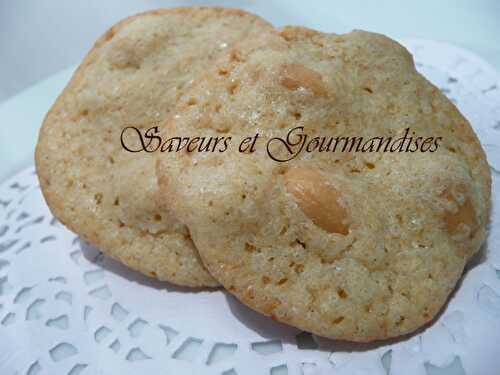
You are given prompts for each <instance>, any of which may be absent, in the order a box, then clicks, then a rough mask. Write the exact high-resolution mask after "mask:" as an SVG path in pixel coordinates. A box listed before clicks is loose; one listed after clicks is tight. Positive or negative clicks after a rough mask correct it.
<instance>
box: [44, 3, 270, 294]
mask: <svg viewBox="0 0 500 375" xmlns="http://www.w3.org/2000/svg"><path fill="white" fill-rule="evenodd" d="M270 28H271V26H270V25H269V24H268V23H267V22H266V21H264V20H262V19H261V18H259V17H257V16H254V15H252V14H249V13H246V12H244V11H241V10H232V9H222V8H178V9H163V10H155V11H150V12H146V13H142V14H139V15H136V16H132V17H130V18H127V19H125V20H123V21H121V22H119V23H118V24H116V25H115V26H113V27H112V28H111V29H110V30H109V31H107V32H106V33H105V34H104V35H103V36H102V37H101V38H100V39H99V40H98V41H97V42H96V44H95V45H94V47H93V48H92V50H91V51H90V52H89V53H88V55H87V57H86V58H85V60H84V61H83V63H82V64H81V65H80V67H79V68H78V70H77V71H76V73H75V74H74V76H73V78H72V79H71V81H70V83H69V84H68V86H67V87H66V88H65V89H64V91H63V92H62V94H61V95H60V96H59V98H58V99H57V101H56V102H55V104H54V105H53V107H52V108H51V110H50V111H49V113H48V114H47V116H46V118H45V120H44V122H43V126H42V128H41V131H40V134H39V139H38V144H37V148H36V167H37V173H38V176H39V179H40V184H41V188H42V191H43V194H44V196H45V199H46V201H47V203H48V205H49V207H50V209H51V210H52V212H53V214H54V216H56V217H57V218H58V219H59V220H60V221H61V222H62V223H63V224H65V225H66V226H67V227H68V228H70V229H71V230H72V231H74V232H75V233H77V234H79V235H80V236H81V237H82V238H84V239H85V240H86V241H88V242H90V243H91V244H92V245H94V246H96V247H98V248H99V249H100V250H102V251H103V252H104V253H106V254H107V255H109V256H111V257H113V258H116V259H117V260H119V261H121V262H123V263H124V264H126V265H128V266H129V267H131V268H133V269H136V270H138V271H141V272H142V273H144V274H146V275H148V276H152V277H156V278H158V279H160V280H167V281H170V282H172V283H175V284H179V285H185V286H196V287H198V286H215V285H217V282H216V281H215V280H214V279H213V278H212V277H211V276H210V274H209V273H208V272H207V271H206V269H205V268H204V267H203V265H202V264H201V262H200V260H199V258H198V255H197V253H196V250H195V248H194V245H193V243H192V241H191V239H190V236H189V232H188V231H187V229H186V227H185V226H184V225H182V224H180V223H179V222H177V221H176V220H175V219H174V218H173V217H172V216H171V214H170V213H169V210H168V202H166V205H163V206H161V207H160V205H159V204H158V201H157V199H156V196H155V193H156V190H157V187H156V177H155V172H154V154H153V153H147V152H135V153H133V152H128V151H127V150H126V149H125V148H124V147H127V148H128V149H130V150H137V149H133V148H132V147H135V146H137V145H138V144H140V143H139V138H138V134H137V131H135V130H134V129H133V128H132V127H134V128H136V129H138V131H139V132H140V133H141V134H143V133H144V132H145V131H146V130H147V129H148V128H150V127H154V126H155V125H157V124H158V123H160V122H161V121H162V120H163V119H164V118H165V116H166V114H167V113H168V111H169V110H170V109H171V108H172V107H173V106H174V104H175V103H176V101H177V99H178V98H179V97H180V96H181V95H182V93H183V92H184V91H185V90H186V87H187V86H189V84H190V82H191V81H192V80H193V79H195V78H196V77H197V76H198V75H199V74H200V73H201V72H202V71H204V70H205V69H206V68H207V66H208V65H209V64H211V63H212V61H213V60H214V58H215V57H216V56H218V55H219V54H220V53H222V52H223V51H225V50H227V49H228V48H230V46H231V45H232V44H233V43H234V42H235V41H237V40H239V39H241V38H243V37H246V36H250V35H252V34H255V33H258V32H260V31H261V30H266V29H270ZM126 128H128V130H125V131H124V129H126ZM122 134H123V136H122ZM122 142H123V144H124V146H123V145H122Z"/></svg>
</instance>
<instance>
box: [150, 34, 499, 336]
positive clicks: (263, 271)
mask: <svg viewBox="0 0 500 375" xmlns="http://www.w3.org/2000/svg"><path fill="white" fill-rule="evenodd" d="M297 126H302V127H304V132H305V133H306V134H307V135H308V136H310V139H311V138H313V137H315V136H320V137H321V136H363V137H366V138H370V137H380V136H383V137H394V138H397V137H398V136H401V135H403V133H404V131H405V129H406V128H410V129H411V131H414V132H415V133H416V135H417V136H423V137H430V136H432V137H435V138H437V137H442V142H441V144H440V147H439V148H438V149H437V151H435V152H413V153H411V152H402V153H400V152H395V153H390V152H386V153H382V152H373V153H368V152H367V153H362V152H360V153H350V152H335V153H332V152H321V153H319V152H311V153H307V152H302V153H300V154H299V155H297V156H296V157H295V158H293V160H290V161H288V162H283V163H279V162H276V161H274V160H272V159H271V158H270V157H269V155H268V153H267V148H266V143H267V141H268V140H270V139H271V138H273V137H280V138H285V137H286V134H287V132H288V130H289V129H290V128H294V127H297ZM164 132H165V135H169V136H174V135H176V136H183V137H195V136H200V134H202V135H203V136H204V137H210V136H212V137H217V136H224V135H225V136H231V137H232V139H233V140H241V139H242V138H243V137H245V136H251V135H253V134H255V133H259V135H260V139H259V140H258V143H257V144H256V148H255V152H254V153H252V154H248V153H240V152H238V147H237V145H238V141H236V142H235V143H234V144H232V146H231V147H230V148H228V150H227V151H225V152H223V153H219V152H214V153H206V152H192V153H188V152H179V153H163V154H162V155H161V156H160V159H159V160H158V163H157V175H158V179H159V184H160V190H161V192H162V196H163V197H165V198H166V199H169V198H171V200H172V202H173V204H172V210H173V211H174V213H175V215H176V217H177V218H178V219H179V220H180V221H182V222H183V223H184V224H186V225H187V227H188V228H189V230H190V233H191V235H192V238H193V241H194V243H195V244H196V246H197V248H198V249H199V253H200V255H201V258H202V260H203V262H204V264H205V265H206V266H207V268H208V270H209V271H210V273H211V274H212V275H213V276H214V277H215V278H216V279H218V280H219V281H220V282H221V283H222V284H223V285H224V287H225V288H226V289H228V290H229V291H230V292H231V293H233V294H234V295H236V296H237V297H238V298H239V299H240V300H241V301H242V302H244V303H245V304H247V305H248V306H250V307H251V308H253V309H255V310H257V311H260V312H261V313H264V314H266V315H269V316H271V317H273V318H274V319H277V320H279V321H283V322H287V323H289V324H291V325H294V326H297V327H299V328H301V329H304V330H308V331H312V332H314V333H316V334H319V335H322V336H327V337H331V338H337V339H347V340H353V341H371V340H377V339H384V338H389V337H395V336H399V335H402V334H406V333H409V332H412V331H414V330H415V329H417V328H418V327H421V326H422V325H424V324H425V323H427V322H429V321H430V320H432V319H433V317H434V316H436V314H437V313H438V311H439V310H440V309H441V308H442V306H443V305H444V303H445V301H446V299H447V297H448V296H449V294H450V293H451V291H452V290H453V288H454V287H455V285H456V283H457V281H458V280H459V278H460V276H461V274H462V272H463V269H464V266H465V264H466V262H467V260H468V259H469V258H470V257H471V256H472V255H473V254H474V253H476V252H477V251H478V249H479V247H480V245H481V244H482V242H483V241H484V239H485V228H486V224H487V221H488V215H489V210H490V183H491V181H490V172H489V168H488V166H487V163H486V159H485V155H484V152H483V150H482V148H481V146H480V144H479V142H478V139H477V137H476V136H475V134H474V132H473V131H472V129H471V127H470V125H469V124H468V122H467V121H466V119H465V118H464V117H463V116H462V115H461V114H460V113H459V112H458V110H457V109H456V108H455V107H454V106H453V104H452V103H451V102H450V101H449V100H448V99H446V97H445V96H444V95H442V93H441V92H440V91H439V90H438V89H437V88H436V87H434V86H433V85H432V84H430V83H429V82H428V81H426V80H425V79H424V78H423V77H422V76H421V75H420V74H418V73H417V72H416V70H415V67H414V64H413V60H412V57H411V55H410V54H409V53H408V52H407V51H406V50H405V49H404V48H403V47H402V46H400V45H399V44H397V43H396V42H394V41H392V40H390V39H389V38H386V37H384V36H381V35H378V34H373V33H368V32H362V31H354V32H352V33H349V34H345V35H334V34H324V33H320V32H315V31H312V30H308V29H303V28H295V27H289V28H284V29H282V30H279V31H271V32H269V33H266V34H263V35H261V36H260V37H258V38H253V39H252V40H247V41H245V42H243V43H240V44H237V45H236V46H235V47H234V48H233V49H232V50H231V51H230V52H229V53H228V54H227V56H226V57H224V58H222V59H221V60H220V61H218V63H217V64H216V65H215V66H214V67H213V68H212V70H211V71H210V72H208V73H207V74H205V75H204V76H203V78H201V79H200V80H198V81H197V82H196V83H195V84H194V85H193V87H191V88H190V90H189V92H187V94H186V95H185V97H183V99H181V101H180V102H179V103H178V105H177V107H176V109H175V110H174V111H172V115H171V116H169V118H168V119H167V121H166V126H165V128H164ZM291 142H292V143H293V142H298V138H293V139H291ZM270 148H271V150H272V151H273V153H274V155H278V156H280V157H281V158H282V159H286V158H287V157H289V156H290V153H289V152H288V151H287V150H286V149H285V148H284V147H280V145H279V142H278V143H272V144H271V146H270ZM177 181H182V183H181V184H179V183H177Z"/></svg>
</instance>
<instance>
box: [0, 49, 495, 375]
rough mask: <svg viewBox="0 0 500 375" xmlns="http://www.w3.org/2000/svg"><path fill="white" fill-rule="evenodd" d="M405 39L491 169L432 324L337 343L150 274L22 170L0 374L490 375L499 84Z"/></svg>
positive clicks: (5, 210) (458, 55)
mask: <svg viewBox="0 0 500 375" xmlns="http://www.w3.org/2000/svg"><path fill="white" fill-rule="evenodd" d="M403 43H404V44H405V45H406V46H407V47H408V48H409V49H410V51H411V52H412V53H413V55H414V58H415V62H416V64H417V67H418V69H419V70H420V71H421V72H422V73H423V74H424V75H425V76H426V77H427V78H428V79H429V80H430V81H432V82H433V83H434V84H436V85H437V86H438V87H439V88H441V90H442V91H443V92H444V93H445V94H446V95H448V97H450V98H451V100H453V101H454V102H455V103H456V105H457V106H458V107H459V108H460V110H461V111H462V112H463V113H464V115H465V116H466V117H467V118H468V119H469V120H470V121H471V123H472V124H473V126H474V128H475V130H476V132H477V134H478V135H479V137H480V139H481V142H482V144H483V146H484V148H485V149H486V151H487V154H488V160H489V163H490V165H491V168H492V171H493V172H492V173H493V201H494V202H493V212H492V222H491V225H490V234H489V238H488V241H487V243H486V245H485V246H484V248H483V250H482V252H481V253H480V254H479V255H478V256H477V257H476V258H475V259H474V261H473V262H472V263H471V264H470V265H469V267H468V268H467V270H466V272H465V274H464V277H463V279H462V280H461V283H460V284H461V285H460V287H459V288H458V289H457V291H456V292H455V293H454V295H453V296H452V298H451V300H450V301H449V303H448V304H447V306H446V308H445V309H444V310H443V312H442V313H441V314H440V316H439V317H438V318H437V319H436V320H435V321H434V322H433V323H432V324H431V325H430V326H428V327H426V328H424V329H422V330H420V331H419V332H416V333H415V334H413V335H410V336H407V337H404V338H400V339H397V340H391V341H388V342H381V343H373V344H352V343H345V342H338V341H332V340H326V339H323V338H320V337H315V336H314V335H311V334H308V333H306V332H301V331H299V330H297V329H295V328H292V327H288V326H285V325H282V324H280V323H277V322H274V321H272V320H270V319H268V318H266V317H263V316H260V315H259V314H257V313H255V312H253V311H251V310H250V309H248V308H246V307H245V306H243V305H241V304H240V303H238V302H237V301H236V300H235V299H234V298H233V297H232V296H231V295H229V294H227V293H226V292H224V291H222V290H217V291H209V290H191V289H183V288H179V287H175V286H172V285H170V284H167V283H161V282H157V281H154V280H150V279H147V278H146V277H143V276H142V275H140V274H137V273H135V272H133V271H130V270H128V269H126V268H125V267H123V266H122V265H120V264H118V263H117V262H115V261H113V260H111V259H109V258H107V257H105V256H103V254H102V253H100V252H99V251H98V250H96V249H94V248H92V247H90V246H88V245H87V244H85V243H84V242H83V241H81V240H80V239H79V238H78V237H77V236H76V235H75V234H73V233H72V232H70V231H68V230H67V229H66V228H64V227H63V226H62V225H61V224H60V223H58V221H57V220H56V219H55V218H54V217H53V216H52V215H51V213H50V211H49V209H48V207H47V206H46V205H45V202H44V200H43V197H42V195H41V192H40V188H39V185H38V180H37V178H36V175H35V172H34V169H33V168H29V169H27V170H25V171H23V172H21V173H19V174H18V175H16V176H14V177H13V178H11V179H10V180H8V181H6V182H5V183H3V184H2V185H1V186H0V337H1V339H0V359H1V360H0V373H1V374H18V375H35V374H50V375H59V374H61V375H77V374H92V375H94V374H110V375H112V374H123V375H127V374H139V373H144V374H148V373H149V374H219V375H220V374H222V375H236V374H240V375H244V374H248V375H254V374H271V375H285V374H290V375H298V374H304V375H313V374H318V375H319V374H332V373H334V374H349V375H355V374H370V375H389V374H405V375H448V374H453V375H476V374H482V375H498V373H499V371H500V361H499V359H498V358H500V347H499V345H498V343H499V342H500V213H499V208H500V188H499V183H500V80H499V77H498V75H497V73H496V72H495V71H494V70H493V69H492V68H491V67H489V66H488V65H487V64H486V63H484V62H483V61H482V60H480V59H479V58H477V57H476V56H474V55H471V54H470V53H468V52H466V51H463V50H461V49H458V48H455V47H451V46H448V45H444V44H440V43H435V42H428V41H419V40H405V41H403Z"/></svg>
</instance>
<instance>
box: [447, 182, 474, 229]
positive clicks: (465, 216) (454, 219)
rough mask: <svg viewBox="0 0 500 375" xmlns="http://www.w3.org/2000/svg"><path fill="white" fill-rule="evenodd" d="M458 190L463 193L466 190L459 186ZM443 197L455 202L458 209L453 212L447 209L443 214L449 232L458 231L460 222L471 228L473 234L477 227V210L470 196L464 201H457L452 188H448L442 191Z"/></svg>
mask: <svg viewBox="0 0 500 375" xmlns="http://www.w3.org/2000/svg"><path fill="white" fill-rule="evenodd" d="M457 190H458V191H459V192H461V193H464V192H465V189H464V188H463V187H458V188H457ZM442 197H443V198H445V199H446V200H448V201H450V202H453V203H454V204H455V205H456V206H457V209H456V210H454V211H453V212H450V211H447V212H445V214H444V215H443V219H444V222H445V225H446V230H447V231H448V233H450V234H451V233H456V232H457V230H458V229H459V226H460V224H465V225H467V226H468V227H469V228H470V231H471V234H472V233H474V232H475V230H476V229H477V221H476V212H475V210H474V206H473V205H472V203H471V201H470V199H469V198H468V197H466V198H465V200H464V201H463V202H457V200H456V198H455V197H454V196H453V194H452V192H451V191H450V189H446V190H444V191H443V193H442Z"/></svg>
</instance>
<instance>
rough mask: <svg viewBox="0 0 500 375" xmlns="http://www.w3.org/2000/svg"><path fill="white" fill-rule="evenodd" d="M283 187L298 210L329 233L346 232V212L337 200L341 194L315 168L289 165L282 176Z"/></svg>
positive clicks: (347, 227)
mask: <svg viewBox="0 0 500 375" xmlns="http://www.w3.org/2000/svg"><path fill="white" fill-rule="evenodd" d="M284 182H285V188H286V190H287V191H288V192H290V193H291V194H292V195H293V197H294V199H295V201H296V202H297V204H298V205H299V207H300V209H301V210H302V212H303V213H304V214H305V215H306V216H307V217H308V218H309V219H311V221H312V222H313V223H314V224H315V225H317V226H318V227H320V228H322V229H324V230H325V231H327V232H329V233H339V234H342V235H347V234H348V233H349V226H348V213H347V210H346V208H345V207H344V206H342V205H341V204H340V202H339V198H340V197H341V193H340V192H339V191H338V190H337V189H335V188H334V187H333V186H332V185H330V184H328V183H327V182H326V181H325V178H324V177H323V176H322V175H321V173H320V172H319V171H317V170H315V169H306V168H292V169H289V170H288V171H287V172H286V173H285V175H284Z"/></svg>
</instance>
